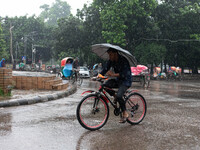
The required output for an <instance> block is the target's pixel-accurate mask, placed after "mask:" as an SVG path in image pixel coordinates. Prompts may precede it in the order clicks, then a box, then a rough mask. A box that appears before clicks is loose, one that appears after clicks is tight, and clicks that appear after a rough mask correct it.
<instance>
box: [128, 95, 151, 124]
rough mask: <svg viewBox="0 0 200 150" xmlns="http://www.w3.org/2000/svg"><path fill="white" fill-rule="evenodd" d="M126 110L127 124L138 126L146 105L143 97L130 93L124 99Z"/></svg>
mask: <svg viewBox="0 0 200 150" xmlns="http://www.w3.org/2000/svg"><path fill="white" fill-rule="evenodd" d="M126 110H127V111H128V113H129V118H128V119H127V122H128V123H130V124H133V125H135V124H139V123H140V122H141V121H142V120H143V119H144V117H145V115H146V111H147V105H146V101H145V99H144V97H143V96H142V95H140V94H139V93H131V94H130V95H129V96H128V97H127V99H126Z"/></svg>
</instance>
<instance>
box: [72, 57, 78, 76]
mask: <svg viewBox="0 0 200 150" xmlns="http://www.w3.org/2000/svg"><path fill="white" fill-rule="evenodd" d="M79 69H80V66H79V62H78V57H76V58H75V60H74V62H73V71H74V72H75V77H76V80H77V73H78V72H79Z"/></svg>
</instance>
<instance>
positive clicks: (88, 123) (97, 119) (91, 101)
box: [76, 94, 109, 131]
mask: <svg viewBox="0 0 200 150" xmlns="http://www.w3.org/2000/svg"><path fill="white" fill-rule="evenodd" d="M76 116H77V119H78V121H79V123H80V124H81V126H82V127H84V128H85V129H88V130H91V131H94V130H98V129H100V128H102V127H103V126H104V125H105V124H106V122H107V120H108V117H109V107H108V104H107V102H106V101H105V100H104V99H103V98H98V97H97V95H96V94H90V95H87V96H85V97H84V98H83V99H82V100H81V102H80V103H79V104H78V107H77V110H76Z"/></svg>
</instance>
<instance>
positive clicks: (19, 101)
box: [0, 85, 77, 107]
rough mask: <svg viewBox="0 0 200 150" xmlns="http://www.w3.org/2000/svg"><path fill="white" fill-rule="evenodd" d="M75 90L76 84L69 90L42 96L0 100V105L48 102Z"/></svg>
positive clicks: (9, 105)
mask: <svg viewBox="0 0 200 150" xmlns="http://www.w3.org/2000/svg"><path fill="white" fill-rule="evenodd" d="M76 90H77V86H75V85H74V86H72V87H70V88H69V90H67V91H64V92H59V93H54V94H51V95H42V96H35V97H32V98H26V99H16V100H4V101H1V102H0V107H12V106H21V105H30V104H35V103H43V102H48V101H52V100H56V99H60V98H63V97H67V96H69V95H71V94H73V93H75V92H76Z"/></svg>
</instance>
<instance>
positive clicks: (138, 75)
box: [131, 65, 150, 87]
mask: <svg viewBox="0 0 200 150" xmlns="http://www.w3.org/2000/svg"><path fill="white" fill-rule="evenodd" d="M131 72H132V77H133V82H140V84H141V86H142V87H149V84H150V73H149V69H148V67H146V66H144V65H137V67H131Z"/></svg>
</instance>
